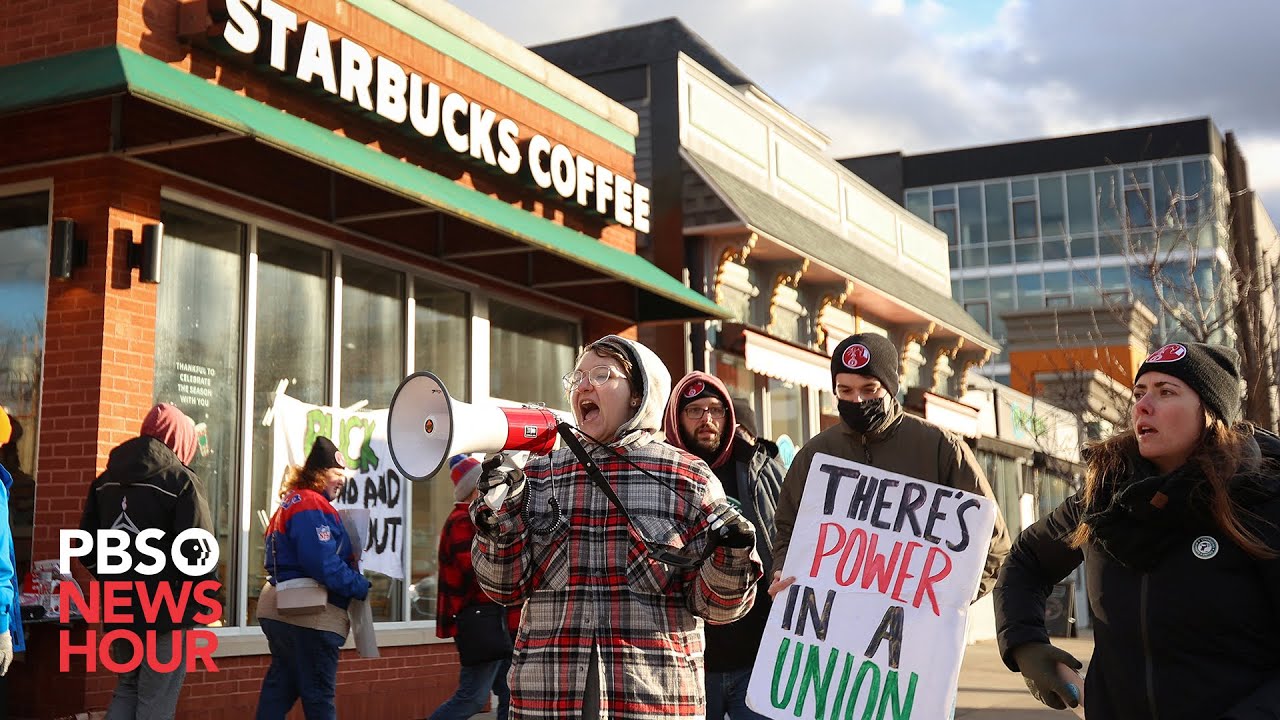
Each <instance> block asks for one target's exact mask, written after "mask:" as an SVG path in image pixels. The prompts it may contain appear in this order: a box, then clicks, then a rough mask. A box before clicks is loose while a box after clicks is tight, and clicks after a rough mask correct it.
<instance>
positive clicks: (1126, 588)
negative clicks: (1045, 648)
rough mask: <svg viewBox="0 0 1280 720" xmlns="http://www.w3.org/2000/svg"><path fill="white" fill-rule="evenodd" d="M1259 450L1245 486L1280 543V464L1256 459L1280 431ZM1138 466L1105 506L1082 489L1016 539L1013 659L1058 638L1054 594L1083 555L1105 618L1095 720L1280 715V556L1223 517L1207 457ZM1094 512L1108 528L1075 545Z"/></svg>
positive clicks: (1001, 629) (1266, 533)
mask: <svg viewBox="0 0 1280 720" xmlns="http://www.w3.org/2000/svg"><path fill="white" fill-rule="evenodd" d="M1250 450H1251V456H1252V459H1251V462H1250V467H1249V468H1247V469H1245V470H1243V471H1242V472H1240V473H1237V475H1236V477H1235V478H1233V479H1232V481H1231V487H1232V495H1233V497H1234V498H1236V499H1237V501H1239V503H1240V505H1242V506H1243V507H1244V508H1245V509H1246V510H1248V511H1249V512H1250V513H1252V517H1251V518H1250V519H1249V520H1248V523H1249V525H1250V526H1251V527H1252V528H1253V529H1254V530H1255V532H1256V533H1257V534H1258V535H1259V536H1260V537H1261V539H1262V540H1264V541H1265V542H1266V543H1267V545H1269V546H1270V547H1271V548H1272V549H1274V550H1280V478H1278V477H1277V475H1276V469H1275V467H1274V466H1273V467H1271V468H1269V469H1267V470H1265V471H1262V472H1259V471H1258V470H1256V468H1257V467H1258V465H1257V461H1258V460H1260V459H1262V458H1267V459H1269V460H1270V461H1273V462H1274V461H1276V460H1280V440H1277V439H1276V438H1275V436H1272V435H1267V434H1261V433H1259V434H1257V435H1255V439H1254V445H1252V446H1251V447H1250ZM1129 465H1130V469H1129V471H1128V472H1127V473H1125V477H1122V478H1120V480H1121V482H1119V483H1118V484H1117V489H1116V491H1115V493H1114V497H1113V498H1109V499H1108V500H1107V501H1106V502H1105V503H1096V504H1100V505H1101V506H1100V507H1095V508H1086V507H1084V501H1083V498H1082V495H1081V494H1077V495H1076V496H1074V497H1072V498H1069V499H1068V500H1067V501H1066V502H1064V503H1063V504H1062V505H1060V506H1059V507H1058V508H1057V509H1056V510H1054V511H1053V512H1052V513H1051V514H1050V515H1048V516H1047V517H1045V518H1043V519H1041V520H1040V521H1039V522H1037V523H1036V524H1035V525H1032V526H1031V527H1029V528H1027V529H1026V530H1025V531H1023V533H1022V534H1021V535H1020V536H1019V537H1018V541H1017V542H1016V543H1014V546H1013V552H1012V553H1011V554H1010V555H1009V559H1008V561H1006V562H1005V565H1004V567H1003V568H1002V569H1001V572H1000V582H999V584H997V585H996V590H995V607H996V625H997V632H998V639H999V645H1000V653H1001V656H1002V657H1003V658H1004V661H1005V664H1006V665H1007V666H1008V667H1009V669H1011V670H1015V671H1016V670H1017V669H1018V668H1017V664H1016V663H1015V662H1014V660H1013V651H1014V650H1016V649H1017V648H1018V647H1020V646H1022V645H1024V644H1026V643H1031V642H1049V636H1048V634H1047V633H1046V632H1045V624H1044V609H1045V598H1046V595H1047V593H1048V592H1049V591H1050V590H1051V589H1052V587H1053V585H1054V584H1055V583H1057V582H1059V581H1060V580H1062V579H1063V578H1064V577H1066V576H1067V575H1068V574H1069V573H1070V572H1071V571H1072V570H1074V569H1075V568H1076V567H1077V566H1078V565H1079V564H1080V563H1081V562H1083V563H1084V567H1085V582H1086V586H1087V588H1088V595H1089V606H1090V610H1091V611H1092V613H1093V616H1094V618H1096V620H1095V622H1094V626H1093V627H1094V630H1093V637H1094V651H1093V656H1092V661H1091V662H1090V663H1089V668H1088V673H1087V675H1086V678H1085V692H1084V697H1085V711H1086V713H1087V715H1088V717H1089V720H1121V719H1123V720H1155V719H1156V718H1159V720H1263V719H1264V718H1266V719H1274V718H1278V717H1280V559H1269V560H1260V559H1255V558H1253V557H1252V556H1250V555H1248V554H1246V553H1245V551H1244V550H1243V549H1242V548H1241V547H1240V546H1238V545H1236V544H1235V543H1234V542H1232V540H1231V539H1230V538H1229V536H1227V535H1226V534H1225V533H1224V532H1222V530H1221V529H1219V528H1218V527H1217V524H1216V523H1215V522H1214V521H1213V519H1212V518H1211V517H1210V516H1209V515H1208V513H1207V511H1206V507H1207V503H1205V502H1204V499H1203V496H1202V495H1199V496H1198V495H1197V494H1196V493H1197V492H1198V490H1197V483H1199V481H1200V480H1202V476H1200V475H1199V473H1198V472H1197V471H1196V470H1195V469H1194V468H1192V467H1190V466H1183V467H1182V468H1180V469H1178V470H1175V471H1173V472H1172V473H1170V474H1169V475H1165V476H1159V475H1158V474H1156V472H1155V470H1154V468H1151V467H1150V466H1149V465H1147V464H1145V462H1143V461H1141V460H1139V459H1132V458H1131V460H1130V463H1129ZM1200 485H1201V486H1202V483H1200ZM1157 493H1160V494H1163V495H1164V498H1161V499H1159V500H1158V504H1160V505H1161V507H1160V508H1159V509H1157V508H1156V506H1155V505H1153V503H1152V500H1153V499H1155V498H1156V495H1157ZM1095 512H1098V513H1100V514H1093V513H1095ZM1086 513H1087V514H1088V516H1089V518H1090V520H1089V524H1090V525H1091V527H1093V528H1094V531H1095V538H1094V540H1092V541H1091V542H1089V543H1088V544H1086V545H1084V546H1083V547H1082V548H1079V549H1075V548H1072V547H1070V545H1069V543H1068V537H1069V536H1070V535H1071V533H1073V532H1074V531H1075V529H1076V528H1077V526H1078V525H1079V523H1080V520H1081V518H1082V516H1085V514H1086ZM1099 533H1101V536H1099Z"/></svg>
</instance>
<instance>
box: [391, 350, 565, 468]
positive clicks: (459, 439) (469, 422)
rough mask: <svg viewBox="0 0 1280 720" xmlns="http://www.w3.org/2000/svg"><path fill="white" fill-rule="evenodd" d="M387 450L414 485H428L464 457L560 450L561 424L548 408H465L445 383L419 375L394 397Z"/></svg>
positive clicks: (493, 406)
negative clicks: (425, 482) (420, 482)
mask: <svg viewBox="0 0 1280 720" xmlns="http://www.w3.org/2000/svg"><path fill="white" fill-rule="evenodd" d="M388 415H389V417H388V420H387V425H388V427H387V445H388V446H389V447H390V448H391V460H392V462H394V463H395V464H396V467H397V468H399V469H400V472H401V473H403V474H404V476H405V477H407V478H409V479H410V480H427V479H429V478H430V477H431V476H433V475H435V474H436V472H438V471H439V470H440V468H441V467H442V466H443V465H444V463H445V460H447V459H448V458H451V457H453V456H454V455H457V454H459V453H477V452H484V453H493V452H503V451H511V452H520V451H525V452H529V453H531V454H533V455H546V454H547V453H549V452H551V451H552V450H554V449H555V448H556V445H557V443H558V442H559V440H560V436H559V435H557V434H556V424H557V423H558V422H559V418H557V417H556V415H555V413H553V412H551V411H550V410H548V409H546V408H544V407H530V406H527V405H526V406H523V407H502V406H500V405H492V404H477V405H472V404H470V403H464V402H462V401H461V400H455V399H453V398H452V397H450V396H449V391H448V390H446V389H445V387H444V383H442V382H440V378H438V377H436V376H435V375H433V374H432V373H429V372H425V371H424V372H416V373H414V374H412V375H410V376H409V377H407V378H405V379H404V380H403V381H402V382H401V383H400V387H398V388H396V394H395V395H393V396H392V397H391V409H390V411H389V413H388Z"/></svg>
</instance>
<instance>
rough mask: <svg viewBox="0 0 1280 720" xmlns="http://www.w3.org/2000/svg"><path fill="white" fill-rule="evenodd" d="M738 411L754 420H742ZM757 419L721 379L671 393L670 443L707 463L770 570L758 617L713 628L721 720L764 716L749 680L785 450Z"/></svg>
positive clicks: (710, 638)
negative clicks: (750, 694) (752, 702)
mask: <svg viewBox="0 0 1280 720" xmlns="http://www.w3.org/2000/svg"><path fill="white" fill-rule="evenodd" d="M738 407H742V408H743V411H744V414H751V417H741V418H740V417H739V411H738ZM754 420H755V418H754V414H753V413H751V408H750V406H749V405H745V404H743V403H742V401H735V402H730V398H729V391H728V389H727V388H726V387H725V386H724V383H722V382H720V379H719V378H717V377H715V376H713V375H708V374H707V373H704V372H692V373H689V374H688V375H685V376H684V377H683V378H681V379H680V381H679V382H677V383H676V385H675V388H674V389H673V390H672V391H671V399H670V400H668V401H667V412H666V417H665V418H664V419H663V423H662V430H663V432H664V433H665V434H666V436H667V442H669V443H671V444H672V445H675V446H676V447H678V448H680V449H681V450H685V451H687V452H690V453H692V454H693V455H695V456H697V457H698V458H699V459H700V460H702V461H704V462H705V463H707V465H708V466H710V467H711V472H712V473H714V474H715V476H716V477H717V478H719V479H720V483H721V484H722V485H724V490H725V493H726V494H727V495H728V496H729V497H730V498H731V501H732V502H735V503H737V504H738V505H740V506H741V509H742V514H743V515H745V516H746V518H747V520H749V521H751V524H752V525H755V527H756V550H757V551H758V552H759V553H760V558H761V561H762V562H763V563H764V574H763V575H762V576H761V578H760V583H759V586H758V587H757V591H756V602H755V605H753V606H752V607H751V612H749V613H747V615H746V616H744V617H743V618H742V619H741V620H738V621H737V622H734V623H732V624H730V625H719V626H714V627H713V626H708V627H707V651H706V654H705V660H706V683H707V717H708V718H715V719H716V720H722V719H723V718H724V716H725V714H726V713H728V715H729V717H730V719H731V720H755V719H756V718H762V717H764V716H763V715H760V714H758V713H756V712H755V711H753V710H751V708H749V707H747V681H748V680H750V679H751V666H752V665H754V664H755V659H756V651H758V650H759V649H760V638H761V637H762V636H763V635H764V628H765V624H766V623H767V622H768V620H769V608H770V606H771V602H770V599H769V595H768V588H769V581H768V578H769V576H770V568H771V561H772V555H773V514H774V510H775V508H776V507H777V505H778V493H779V491H780V490H781V488H782V478H783V474H784V472H785V471H784V470H783V468H782V464H781V463H779V462H778V446H777V445H774V444H773V443H772V442H769V441H768V440H765V439H764V438H758V437H756V435H755V421H754Z"/></svg>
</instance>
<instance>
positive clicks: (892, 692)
mask: <svg viewBox="0 0 1280 720" xmlns="http://www.w3.org/2000/svg"><path fill="white" fill-rule="evenodd" d="M919 678H920V676H919V675H916V674H915V673H911V681H910V682H909V683H908V684H907V697H906V700H900V699H899V698H898V671H897V670H890V671H889V672H888V673H886V674H885V678H884V694H882V695H881V696H880V712H878V713H877V714H876V720H884V718H885V717H887V716H886V715H885V710H887V709H889V703H890V702H891V701H892V702H893V720H909V719H910V718H911V706H912V705H913V704H914V703H915V700H916V680H918V679H919ZM867 709H868V710H870V706H868V708H867Z"/></svg>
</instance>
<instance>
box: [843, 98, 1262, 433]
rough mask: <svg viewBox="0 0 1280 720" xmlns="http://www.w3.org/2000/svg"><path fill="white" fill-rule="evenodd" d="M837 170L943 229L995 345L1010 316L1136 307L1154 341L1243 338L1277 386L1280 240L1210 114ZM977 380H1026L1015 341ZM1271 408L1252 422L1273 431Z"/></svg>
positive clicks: (875, 159)
mask: <svg viewBox="0 0 1280 720" xmlns="http://www.w3.org/2000/svg"><path fill="white" fill-rule="evenodd" d="M842 162H843V164H844V165H845V166H847V167H849V168H851V169H853V170H854V171H855V172H857V173H859V174H860V175H862V176H863V177H864V178H866V179H868V181H870V182H871V183H872V184H874V185H876V186H877V187H879V188H881V189H882V190H883V191H884V192H886V194H888V195H890V196H891V197H895V198H897V199H899V200H900V201H901V202H902V203H903V205H904V206H905V207H906V208H907V209H908V210H910V211H911V212H912V213H914V214H915V215H917V216H918V217H920V218H921V219H924V220H926V221H927V222H930V223H931V224H933V225H934V226H935V227H937V228H939V229H941V230H942V231H943V232H945V233H946V235H947V246H948V256H949V261H950V267H951V271H950V272H951V281H952V294H953V296H954V297H955V298H956V300H957V301H958V302H961V303H962V304H963V305H964V308H965V310H966V311H967V312H968V313H969V314H970V315H971V316H972V317H974V318H975V319H976V320H977V321H978V322H979V323H980V324H981V325H982V326H983V327H984V328H986V329H988V330H989V331H990V332H991V333H992V335H994V336H995V337H996V338H997V340H1000V341H1001V342H1002V343H1004V342H1005V341H1006V340H1007V339H1008V329H1007V327H1006V323H1005V317H1004V316H1005V314H1006V313H1009V312H1012V311H1025V310H1037V309H1043V308H1052V307H1081V306H1093V305H1102V306H1108V307H1115V308H1118V309H1120V310H1121V311H1123V310H1124V308H1126V307H1127V306H1129V305H1131V304H1132V303H1134V302H1141V303H1143V304H1144V305H1146V306H1147V307H1148V308H1151V309H1152V310H1153V311H1155V314H1156V316H1157V323H1156V325H1155V327H1154V328H1153V330H1152V338H1151V339H1152V341H1158V340H1161V339H1165V338H1189V339H1200V340H1209V341H1215V342H1228V343H1231V342H1235V343H1237V344H1239V346H1240V349H1241V350H1242V354H1243V355H1245V356H1246V358H1248V357H1254V358H1258V361H1257V362H1256V363H1253V364H1251V365H1250V366H1249V367H1246V369H1245V370H1246V375H1247V378H1248V382H1249V384H1250V386H1251V387H1257V388H1270V387H1272V386H1273V385H1274V382H1273V380H1274V377H1275V375H1274V368H1275V356H1276V348H1277V344H1276V337H1275V323H1274V319H1275V314H1274V313H1275V303H1276V289H1277V287H1276V283H1275V281H1274V280H1275V262H1276V257H1277V251H1276V243H1277V238H1276V234H1275V231H1274V228H1273V227H1272V226H1271V224H1270V219H1269V218H1268V216H1267V214H1266V211H1265V210H1264V209H1263V208H1262V207H1261V204H1260V203H1259V202H1258V200H1257V198H1256V196H1255V195H1254V193H1253V192H1252V191H1251V190H1250V189H1249V184H1248V175H1247V170H1246V167H1245V163H1244V159H1243V157H1242V155H1241V154H1240V151H1239V148H1238V146H1237V145H1236V143H1235V140H1234V137H1233V135H1232V134H1231V133H1228V134H1227V136H1226V138H1225V139H1224V138H1223V136H1222V135H1221V134H1220V133H1219V131H1218V129H1217V128H1216V126H1215V125H1214V124H1213V122H1212V121H1211V120H1209V119H1207V118H1202V119H1197V120H1189V121H1185V122H1176V123H1167V124H1162V125H1153V126H1147V127H1138V128H1128V129H1123V130H1114V131H1108V132H1100V133H1091V134H1086V135H1076V136H1070V137H1060V138H1049V139H1038V140H1030V141H1026V142H1018V143H1010V144H1004V145H992V146H984V147H975V148H965V149H959V150H951V151H944V152H936V153H926V154H921V155H903V154H901V153H891V154H886V155H877V156H870V157H863V158H850V159H847V160H844V161H842ZM1100 369H1104V368H1100ZM1104 370H1106V369H1104ZM984 372H987V373H988V374H990V375H992V376H994V377H995V378H997V379H999V380H1002V381H1005V382H1008V383H1011V384H1013V385H1014V386H1015V387H1020V388H1022V389H1029V388H1030V387H1031V386H1032V384H1033V378H1032V377H1029V376H1028V375H1029V373H1030V372H1031V371H1027V372H1019V370H1018V369H1017V368H1016V367H1011V365H1010V363H1009V356H1008V348H1006V350H1005V352H1003V353H1002V354H1001V355H1000V356H998V357H997V358H995V361H994V362H992V363H991V364H990V365H988V366H987V367H986V368H985V369H984ZM1274 406H1275V401H1274V391H1260V392H1258V393H1255V397H1254V398H1252V399H1251V402H1250V411H1249V414H1250V416H1251V417H1252V418H1253V419H1255V421H1257V422H1260V423H1262V424H1264V425H1267V426H1274V422H1275V410H1274Z"/></svg>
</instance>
